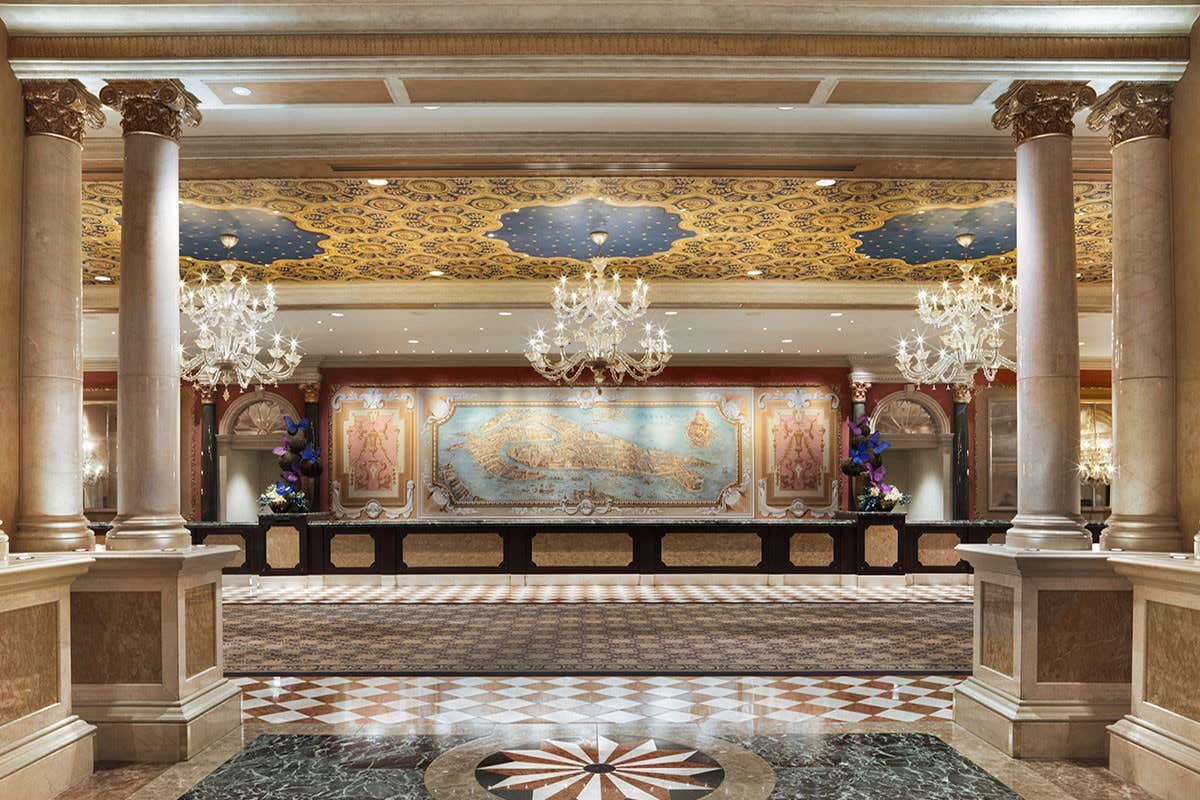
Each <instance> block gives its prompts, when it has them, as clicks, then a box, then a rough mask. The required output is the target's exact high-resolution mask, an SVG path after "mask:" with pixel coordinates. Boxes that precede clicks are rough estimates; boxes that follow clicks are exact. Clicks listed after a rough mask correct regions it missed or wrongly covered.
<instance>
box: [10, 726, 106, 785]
mask: <svg viewBox="0 0 1200 800" xmlns="http://www.w3.org/2000/svg"><path fill="white" fill-rule="evenodd" d="M95 734H96V729H95V728H93V727H92V726H91V725H88V724H87V723H86V722H84V721H83V720H81V719H80V718H79V717H75V716H71V717H67V718H66V719H64V720H62V721H61V722H60V723H58V724H57V725H55V726H53V727H51V728H46V729H43V730H41V731H38V733H37V734H36V735H34V736H31V737H29V738H28V739H25V740H23V741H19V742H16V743H15V744H14V746H12V747H10V748H8V749H7V750H4V751H0V797H20V798H22V799H23V800H49V798H52V797H54V796H56V795H58V794H60V793H61V792H64V791H66V790H67V789H69V788H71V787H72V786H74V785H75V784H77V783H79V782H80V781H82V780H84V779H85V778H87V777H88V776H89V775H91V774H92V768H93V759H94V755H93V747H94V737H95Z"/></svg>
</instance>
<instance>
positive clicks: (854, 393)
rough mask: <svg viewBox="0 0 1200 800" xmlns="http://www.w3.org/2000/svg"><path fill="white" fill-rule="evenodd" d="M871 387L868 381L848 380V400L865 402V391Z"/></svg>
mask: <svg viewBox="0 0 1200 800" xmlns="http://www.w3.org/2000/svg"><path fill="white" fill-rule="evenodd" d="M870 389H871V382H870V381H850V402H852V403H865V402H867V392H868V391H870Z"/></svg>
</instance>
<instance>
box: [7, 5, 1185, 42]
mask: <svg viewBox="0 0 1200 800" xmlns="http://www.w3.org/2000/svg"><path fill="white" fill-rule="evenodd" d="M731 10H732V9H731V7H730V5H729V4H726V3H712V2H696V1H695V0H617V1H616V2H607V1H606V2H601V0H494V1H493V0H489V2H486V3H479V2H477V0H433V1H428V2H422V1H421V0H404V1H403V2H397V1H396V0H343V1H342V2H333V1H332V0H310V1H309V2H302V3H301V2H295V0H257V1H256V2H242V0H207V2H203V3H183V2H153V1H152V0H143V1H139V0H132V1H131V0H125V1H124V2H97V0H90V1H89V0H65V1H61V0H60V2H36V1H35V2H17V3H0V18H3V19H4V20H5V21H6V22H7V23H8V25H9V27H10V29H11V30H12V32H13V34H14V35H20V36H30V35H34V36H48V35H58V36H61V35H121V34H131V33H132V34H143V35H144V34H162V33H175V32H178V31H188V32H192V33H198V34H201V33H203V34H207V33H227V34H230V33H243V34H244V33H263V34H268V33H270V34H277V33H303V32H328V33H358V32H362V31H373V32H381V33H387V32H414V33H428V32H442V31H455V32H472V33H483V34H487V33H494V32H530V33H543V32H569V31H582V32H598V33H599V32H643V31H653V32H658V33H663V32H676V33H679V32H698V33H725V32H737V33H754V32H762V33H776V32H781V33H793V32H802V33H820V34H842V33H848V34H855V33H857V34H869V33H895V34H933V35H939V36H946V35H953V34H991V35H1012V36H1051V35H1058V36H1063V35H1075V36H1079V35H1100V36H1103V35H1107V34H1110V33H1112V32H1113V31H1121V32H1123V33H1126V34H1128V35H1131V36H1159V35H1169V34H1175V35H1180V34H1186V33H1187V31H1188V29H1189V28H1190V26H1191V22H1192V21H1193V20H1194V19H1195V18H1196V15H1197V10H1198V8H1197V5H1196V4H1194V3H1172V2H1162V0H1133V2H1126V3H1122V4H1116V3H1111V2H1097V1H1096V0H1075V1H1074V2H1069V3H1066V2H1063V1H1062V0H1053V1H1052V2H1038V1H1037V0H1019V1H1018V2H1013V0H1007V2H996V0H924V2H921V3H919V4H913V3H896V2H885V1H884V0H837V1H836V2H834V1H833V0H825V2H813V1H812V0H809V1H808V2H803V1H801V2H793V3H780V2H777V0H742V2H739V3H738V4H737V9H736V13H731Z"/></svg>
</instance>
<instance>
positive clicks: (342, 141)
mask: <svg viewBox="0 0 1200 800" xmlns="http://www.w3.org/2000/svg"><path fill="white" fill-rule="evenodd" d="M397 154H402V155H400V156H398V155H397ZM1074 156H1075V160H1077V161H1107V160H1108V158H1109V149H1108V146H1107V144H1106V142H1105V140H1104V139H1103V138H1102V137H1099V136H1083V137H1080V138H1078V139H1077V140H1076V141H1075V145H1074ZM1013 157H1014V155H1013V148H1012V143H1011V142H1010V141H1009V139H1008V137H1005V136H999V135H982V136H981V135H971V136H949V135H914V134H893V135H878V134H854V133H839V134H838V135H836V136H830V135H829V134H825V133H803V132H801V133H795V134H792V133H786V134H785V133H712V132H703V131H698V132H680V133H660V132H629V133H625V132H622V133H594V132H571V131H563V132H561V133H542V132H536V131H530V132H527V133H504V132H498V133H491V134H489V135H488V136H486V137H484V139H482V140H481V139H480V137H479V136H478V135H477V134H474V133H455V132H449V131H448V132H444V133H436V134H432V133H356V134H355V135H354V136H351V137H346V136H343V135H335V134H300V135H296V134H280V135H270V134H264V135H257V136H204V135H197V136H189V137H188V142H187V147H186V148H184V149H183V150H182V151H181V152H180V159H181V160H182V161H184V162H187V161H222V160H233V159H255V160H261V159H286V160H288V161H289V162H291V161H295V160H297V159H314V160H319V161H320V162H321V166H322V167H323V170H322V174H325V170H327V169H328V166H327V165H328V164H329V162H334V161H341V160H348V159H352V160H356V161H359V162H360V163H358V164H354V163H352V162H351V163H347V164H346V165H345V167H341V166H336V167H334V169H335V170H337V171H341V170H345V171H346V172H347V173H348V174H349V173H358V172H361V173H363V174H367V173H370V172H371V170H370V167H371V165H369V164H368V165H365V166H364V165H362V164H361V159H364V158H368V159H376V160H378V161H382V162H384V163H386V164H395V165H397V166H399V167H400V168H401V169H403V165H405V164H409V163H412V162H414V161H415V160H419V159H439V160H441V161H443V162H444V161H446V160H449V161H451V162H454V161H456V160H458V161H460V162H461V163H460V164H459V165H458V166H457V168H458V169H460V170H461V171H462V172H463V173H464V174H467V173H470V174H474V173H475V172H478V170H479V169H480V163H479V162H480V159H490V160H493V161H496V160H502V161H506V162H509V163H511V165H512V166H511V169H512V171H513V172H514V174H519V173H520V172H521V171H522V170H523V169H528V165H529V164H530V163H531V162H532V163H543V162H546V163H550V164H552V165H553V167H554V168H555V169H556V170H558V171H561V170H562V168H563V166H564V165H563V163H562V162H563V161H564V160H570V159H586V160H587V162H588V163H594V162H596V161H597V160H605V161H609V160H612V159H614V158H617V159H621V160H622V161H623V162H632V163H634V164H637V163H639V162H643V161H652V162H655V163H656V164H662V163H664V162H666V163H667V164H668V165H669V164H671V163H672V162H678V163H677V167H678V168H680V169H683V168H687V167H690V166H691V163H692V162H694V161H695V160H697V159H745V158H759V159H763V161H764V166H762V167H759V168H757V171H756V173H755V174H761V172H762V171H763V170H764V169H765V170H767V171H776V170H778V169H780V168H781V167H780V165H781V164H787V168H788V169H789V170H796V169H799V170H800V171H811V172H813V174H817V173H820V174H822V175H824V174H826V173H828V172H829V171H830V170H831V169H834V170H835V171H837V170H838V169H839V168H835V167H834V166H832V165H829V166H824V167H822V165H820V164H809V165H805V164H796V160H797V159H804V158H808V159H818V158H827V159H833V158H837V159H844V158H883V159H898V158H902V159H917V158H953V159H989V160H1003V161H1010V160H1012V159H1013ZM83 158H84V163H85V165H88V164H95V163H98V162H106V161H107V162H112V161H120V160H121V158H122V147H121V140H120V139H119V138H117V137H92V138H91V139H89V140H88V142H87V147H85V148H84V152H83ZM568 166H569V165H568ZM584 166H586V164H585V165H584ZM444 169H445V168H444V166H443V171H444ZM637 171H639V172H640V171H642V169H641V167H638V168H637ZM372 174H373V173H372ZM230 177H234V176H232V175H231V176H230Z"/></svg>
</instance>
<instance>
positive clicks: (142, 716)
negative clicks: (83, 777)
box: [76, 679, 242, 763]
mask: <svg viewBox="0 0 1200 800" xmlns="http://www.w3.org/2000/svg"><path fill="white" fill-rule="evenodd" d="M76 710H77V711H78V712H79V714H80V715H81V716H83V717H84V718H85V719H87V720H88V721H90V722H91V723H92V724H93V725H95V726H96V730H97V735H96V757H97V758H99V759H100V760H101V761H155V762H159V763H164V762H166V763H172V762H176V761H187V760H188V759H190V758H192V757H193V756H195V755H196V754H197V753H199V752H200V751H201V750H204V749H205V748H206V747H208V746H209V745H211V744H213V743H214V742H216V741H217V740H219V739H221V738H223V737H225V736H226V735H228V734H230V733H232V732H233V731H235V730H237V729H238V728H240V727H241V724H242V690H241V689H239V688H238V687H237V686H236V685H235V684H234V683H233V682H232V681H230V680H228V679H222V680H220V681H219V682H217V683H214V684H210V685H209V686H206V687H205V688H204V689H202V690H201V691H199V692H197V693H196V694H194V695H193V696H192V697H189V698H186V699H184V700H179V701H172V700H165V701H152V700H146V701H130V700H115V701H114V702H112V703H105V704H97V705H92V706H89V705H82V704H77V706H76Z"/></svg>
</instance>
